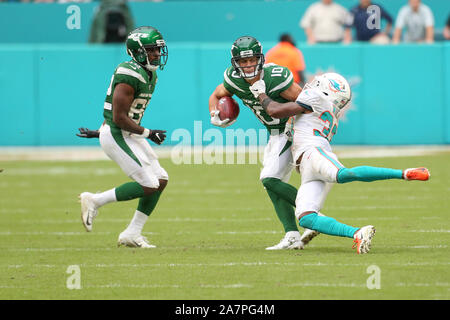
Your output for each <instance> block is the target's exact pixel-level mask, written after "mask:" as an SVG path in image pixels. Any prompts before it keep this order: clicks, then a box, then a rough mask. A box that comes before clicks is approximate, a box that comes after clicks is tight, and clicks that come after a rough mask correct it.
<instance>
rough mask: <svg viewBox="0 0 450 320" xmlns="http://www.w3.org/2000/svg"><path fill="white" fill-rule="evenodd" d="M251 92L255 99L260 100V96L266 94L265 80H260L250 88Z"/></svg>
mask: <svg viewBox="0 0 450 320" xmlns="http://www.w3.org/2000/svg"><path fill="white" fill-rule="evenodd" d="M250 91H251V92H252V93H253V95H254V96H255V98H258V97H259V95H260V94H263V93H266V83H265V82H264V81H263V80H258V81H256V82H255V83H254V84H252V85H251V86H250Z"/></svg>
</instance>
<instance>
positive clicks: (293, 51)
mask: <svg viewBox="0 0 450 320" xmlns="http://www.w3.org/2000/svg"><path fill="white" fill-rule="evenodd" d="M270 62H272V63H275V64H277V65H280V66H282V67H286V68H288V69H289V70H290V71H291V72H292V75H293V76H294V82H295V83H298V84H299V85H300V86H301V87H303V85H304V84H305V77H304V74H303V72H304V71H305V60H304V59H303V53H302V52H301V51H300V50H299V49H297V48H296V47H295V42H294V39H293V38H292V36H291V35H290V34H287V33H284V34H282V35H281V36H280V39H279V43H278V44H277V45H276V46H275V47H273V48H272V49H270V50H269V51H267V53H266V63H270Z"/></svg>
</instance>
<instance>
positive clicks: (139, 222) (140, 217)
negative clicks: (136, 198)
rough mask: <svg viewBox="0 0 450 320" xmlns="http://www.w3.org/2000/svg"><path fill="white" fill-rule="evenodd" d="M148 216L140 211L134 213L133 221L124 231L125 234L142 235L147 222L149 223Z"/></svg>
mask: <svg viewBox="0 0 450 320" xmlns="http://www.w3.org/2000/svg"><path fill="white" fill-rule="evenodd" d="M147 218H148V215H146V214H145V213H143V212H140V211H139V210H136V211H135V212H134V216H133V219H131V222H130V224H129V225H128V227H127V228H126V229H125V230H124V231H123V233H128V234H141V232H142V229H143V228H144V225H145V222H147Z"/></svg>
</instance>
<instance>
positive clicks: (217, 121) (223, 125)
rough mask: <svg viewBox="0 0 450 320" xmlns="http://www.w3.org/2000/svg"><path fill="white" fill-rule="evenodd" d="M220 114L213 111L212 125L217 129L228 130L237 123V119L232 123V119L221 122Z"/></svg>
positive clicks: (217, 111)
mask: <svg viewBox="0 0 450 320" xmlns="http://www.w3.org/2000/svg"><path fill="white" fill-rule="evenodd" d="M219 112H220V111H219V110H214V111H211V124H213V125H215V126H217V127H221V128H226V127H228V126H231V125H232V124H233V123H235V122H236V119H235V120H233V121H230V119H228V118H227V119H223V120H220V118H219Z"/></svg>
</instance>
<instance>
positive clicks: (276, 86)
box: [223, 63, 294, 132]
mask: <svg viewBox="0 0 450 320" xmlns="http://www.w3.org/2000/svg"><path fill="white" fill-rule="evenodd" d="M262 75H263V78H262V79H263V80H264V82H265V84H266V94H267V95H268V96H269V97H270V98H271V99H272V100H274V101H277V102H281V103H284V102H288V100H286V99H284V98H283V97H282V96H280V93H281V92H283V91H284V90H286V89H287V88H289V87H290V86H291V85H292V83H293V81H294V80H293V75H292V73H291V72H290V71H289V69H288V68H285V67H281V66H278V65H276V64H273V63H269V64H265V65H264V67H263V71H262ZM223 85H224V86H225V89H227V90H228V91H229V92H230V93H232V94H234V95H236V96H237V97H238V98H239V99H241V100H242V102H243V103H244V105H246V106H247V107H249V108H250V110H252V111H253V113H254V114H255V115H256V117H257V118H258V119H259V121H261V123H262V124H263V125H264V126H265V127H266V128H267V130H269V131H271V130H279V132H283V131H284V128H285V126H286V122H287V121H288V119H289V118H283V119H276V118H272V117H271V116H269V115H268V114H267V113H266V112H265V111H264V110H263V108H262V106H261V103H260V102H259V99H257V98H255V97H254V96H253V94H252V92H251V91H250V84H249V83H248V82H247V81H245V79H244V78H242V77H241V76H240V75H239V73H238V72H236V70H235V69H234V68H233V67H229V68H228V69H227V70H225V73H224V81H223Z"/></svg>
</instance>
